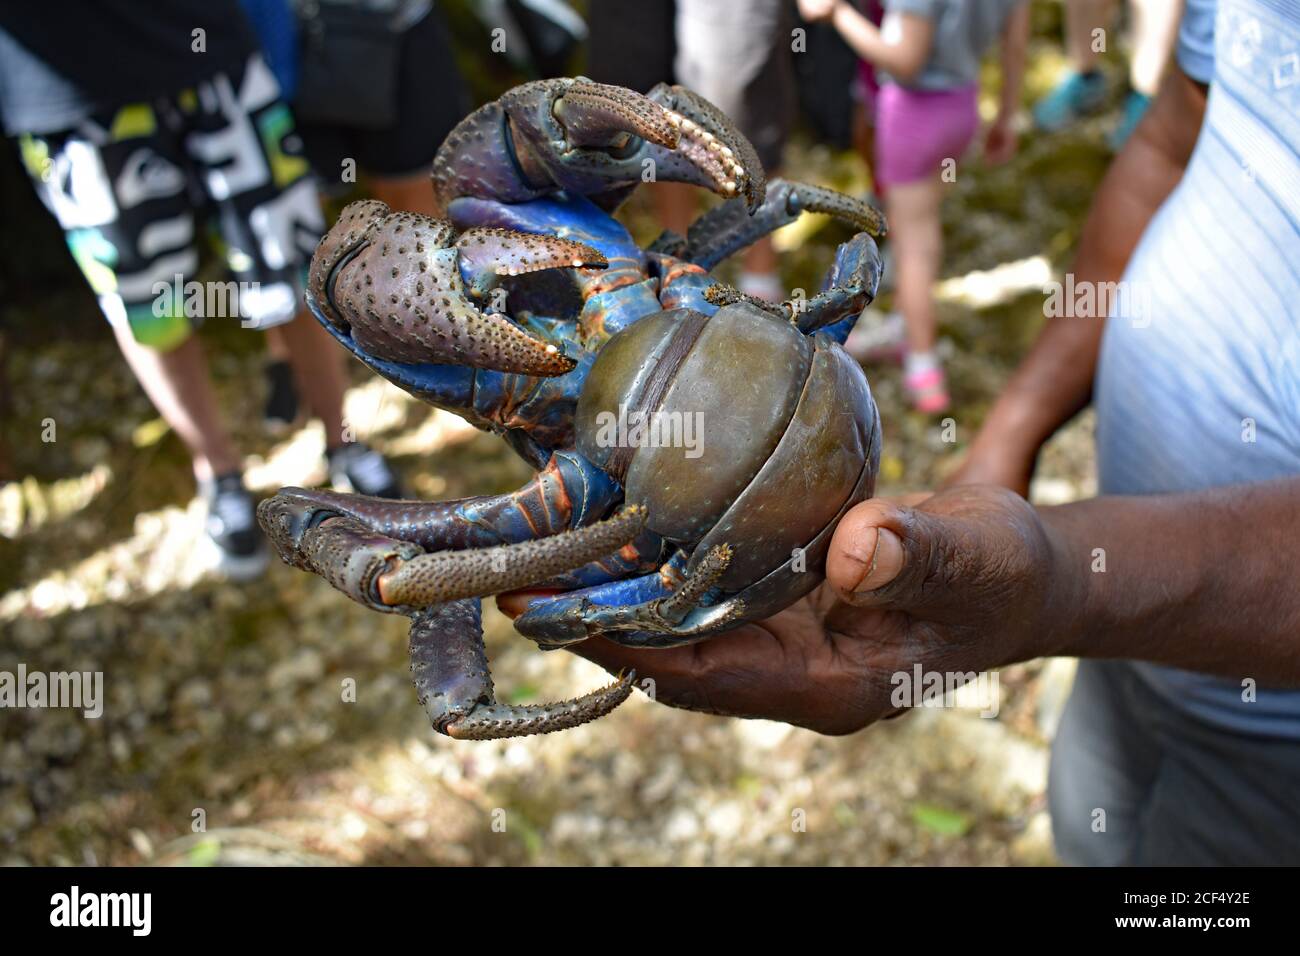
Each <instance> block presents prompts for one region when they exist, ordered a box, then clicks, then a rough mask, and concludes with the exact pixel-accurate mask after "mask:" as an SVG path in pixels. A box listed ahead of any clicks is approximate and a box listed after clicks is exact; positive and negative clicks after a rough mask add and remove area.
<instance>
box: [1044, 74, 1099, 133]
mask: <svg viewBox="0 0 1300 956" xmlns="http://www.w3.org/2000/svg"><path fill="white" fill-rule="evenodd" d="M1105 103H1106V78H1105V77H1104V76H1102V74H1101V71H1099V70H1093V71H1091V72H1089V73H1075V72H1073V71H1071V72H1070V73H1068V74H1066V76H1065V77H1064V78H1062V80H1061V81H1060V82H1059V83H1057V84H1056V86H1054V87H1053V88H1052V91H1051V92H1050V93H1048V94H1047V95H1046V96H1044V97H1043V98H1042V99H1041V100H1039V101H1038V102H1037V103H1035V104H1034V124H1035V125H1036V126H1037V127H1038V128H1039V129H1040V130H1043V131H1044V132H1047V133H1054V132H1056V131H1057V130H1062V129H1065V127H1067V126H1069V125H1070V124H1071V123H1073V122H1074V121H1076V120H1078V119H1081V118H1083V117H1084V116H1087V115H1088V114H1090V113H1096V112H1097V111H1099V110H1100V109H1101V108H1102V107H1103V106H1104V105H1105Z"/></svg>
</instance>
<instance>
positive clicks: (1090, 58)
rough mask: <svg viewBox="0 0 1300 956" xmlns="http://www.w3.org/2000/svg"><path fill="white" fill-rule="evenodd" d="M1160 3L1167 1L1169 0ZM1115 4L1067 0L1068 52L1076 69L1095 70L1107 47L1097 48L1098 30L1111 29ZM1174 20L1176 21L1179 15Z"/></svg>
mask: <svg viewBox="0 0 1300 956" xmlns="http://www.w3.org/2000/svg"><path fill="white" fill-rule="evenodd" d="M1157 2H1163V3H1166V4H1167V3H1169V0H1157ZM1114 6H1115V4H1114V2H1113V0H1066V3H1065V53H1066V56H1068V57H1069V58H1070V66H1072V67H1073V68H1074V69H1075V71H1076V72H1078V73H1087V72H1089V71H1090V70H1094V69H1096V67H1097V61H1098V60H1100V59H1101V52H1102V49H1104V47H1102V49H1099V48H1098V47H1099V45H1098V44H1097V42H1096V40H1095V35H1096V31H1097V30H1107V29H1109V26H1110V22H1111V19H1112V15H1113V13H1114V9H1113V8H1114ZM1174 19H1175V21H1176V20H1177V17H1175V18H1174Z"/></svg>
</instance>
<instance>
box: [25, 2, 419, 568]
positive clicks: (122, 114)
mask: <svg viewBox="0 0 1300 956" xmlns="http://www.w3.org/2000/svg"><path fill="white" fill-rule="evenodd" d="M57 6H58V8H59V12H60V14H61V16H62V22H63V24H64V27H63V28H62V29H59V30H51V29H50V27H49V18H50V16H51V10H50V9H49V7H48V5H47V6H39V7H38V6H33V5H28V4H9V5H6V6H4V7H3V8H0V119H3V122H4V128H5V132H6V133H7V134H9V135H11V136H16V137H18V139H19V147H20V150H21V154H22V159H23V162H24V165H25V167H26V169H27V170H28V173H29V174H30V176H31V177H32V181H33V184H34V185H35V187H36V190H37V192H38V193H39V194H40V197H41V199H42V201H43V202H44V203H45V205H46V206H47V207H48V208H49V210H50V211H51V213H52V214H53V215H54V216H55V217H56V218H57V219H58V221H59V224H60V225H61V226H62V227H63V230H64V233H65V237H66V240H67V243H68V248H69V250H70V251H71V253H72V256H73V258H74V259H75V260H76V263H77V265H78V266H79V267H80V269H81V271H82V274H83V275H84V276H85V278H86V281H87V282H88V283H89V284H90V287H91V289H92V290H93V291H94V293H95V295H96V296H97V298H98V301H99V305H100V308H101V309H102V310H103V312H104V314H105V316H106V317H107V318H108V320H109V322H110V324H111V326H112V328H113V332H114V335H115V336H116V338H117V342H118V345H119V346H120V348H121V351H122V354H123V355H124V356H125V358H126V360H127V363H128V364H129V365H130V366H131V369H132V371H133V372H134V373H135V376H136V378H137V380H138V381H139V382H140V384H141V386H142V387H143V388H144V390H145V392H146V393H147V394H148V396H149V398H150V399H151V400H152V402H153V404H154V406H155V407H156V408H157V409H158V412H159V414H161V415H162V417H163V418H164V419H165V420H166V421H167V423H168V424H169V425H170V426H171V428H172V429H173V430H174V431H175V432H176V434H177V435H178V436H179V437H180V438H181V440H182V441H183V442H184V443H185V444H186V446H187V447H188V449H189V451H190V454H191V457H192V460H193V468H194V476H195V479H196V481H197V483H198V487H199V490H200V493H201V495H202V497H203V498H204V500H205V502H206V503H207V507H208V518H207V524H206V530H207V534H208V537H209V538H210V539H211V541H212V543H213V544H214V545H215V547H216V550H217V552H218V564H219V567H220V568H221V569H223V570H224V571H225V572H226V573H228V574H229V575H231V576H232V577H235V578H238V579H247V578H251V577H253V576H255V575H257V574H260V573H261V571H262V570H263V569H264V568H265V567H266V564H267V561H268V554H267V548H266V545H265V542H264V540H263V538H262V535H261V531H260V530H259V529H258V527H257V524H256V521H255V518H254V502H253V499H252V496H251V495H250V494H249V492H248V491H247V489H246V488H245V487H244V484H243V478H242V463H241V459H240V456H239V454H238V453H237V451H236V449H235V448H234V445H233V443H232V441H231V439H230V436H229V433H228V432H227V430H226V428H225V426H224V424H223V422H222V420H221V415H220V412H219V411H218V407H217V400H216V396H215V393H214V390H213V387H212V382H211V378H210V376H209V373H208V367H207V360H206V358H205V356H204V354H203V349H202V346H201V345H200V343H199V340H198V338H197V337H196V336H195V334H194V326H195V323H196V320H198V319H201V318H203V317H204V316H202V315H195V314H194V311H195V310H194V309H192V308H190V305H189V303H190V301H191V300H190V297H189V295H188V294H186V295H176V294H175V291H176V289H177V287H180V288H181V289H184V288H185V287H186V285H187V284H188V283H189V282H190V281H192V280H194V279H195V277H196V272H197V269H198V263H199V245H198V236H199V235H200V225H201V220H202V219H203V218H204V217H205V214H209V215H210V218H211V219H212V221H213V222H214V223H215V224H216V225H217V226H218V227H219V230H220V233H221V238H222V240H223V245H224V251H225V259H226V264H227V266H228V268H229V271H230V273H231V276H232V277H233V278H234V279H236V280H238V282H239V285H238V286H237V288H238V290H239V295H238V305H237V317H238V318H239V319H240V320H241V321H242V322H243V324H245V325H246V326H248V327H255V328H259V329H268V328H272V327H278V328H279V330H280V332H279V334H280V335H282V336H283V338H284V341H285V342H286V343H287V346H288V349H289V355H290V358H291V361H292V363H293V368H294V371H295V372H296V373H297V379H298V387H299V389H300V390H301V391H302V393H303V395H304V396H305V397H306V399H307V403H308V405H309V406H310V407H311V409H312V411H313V412H314V413H315V414H316V415H317V416H318V417H319V418H320V419H321V421H322V423H323V425H324V429H325V442H326V454H327V457H328V460H329V466H330V473H331V476H332V477H333V478H334V479H335V481H336V482H337V483H339V484H341V485H345V486H350V487H352V488H354V489H355V490H358V491H362V492H363V493H368V494H385V493H392V491H393V490H394V489H395V487H396V479H395V477H394V476H393V474H392V471H391V470H390V469H389V468H388V465H387V464H386V463H385V462H384V460H383V458H382V457H380V456H379V455H378V454H377V453H376V452H374V451H371V450H370V449H368V448H366V447H365V446H364V445H361V444H359V443H349V442H346V441H345V439H344V431H343V411H342V409H343V392H344V388H345V384H346V380H345V377H344V373H343V366H342V364H341V362H340V357H339V355H338V352H337V349H336V348H335V347H334V343H333V342H332V341H331V339H330V337H329V335H328V333H326V332H325V331H324V330H323V329H321V328H320V326H319V325H318V324H317V322H316V321H315V319H313V318H312V316H311V315H310V314H309V313H308V312H307V310H306V309H305V307H304V306H303V304H302V288H303V281H304V279H305V275H306V268H307V264H308V262H309V261H310V257H311V253H312V251H313V249H314V248H315V245H316V242H317V241H318V240H319V238H320V235H321V233H322V231H323V229H324V221H323V219H322V216H321V210H320V202H319V198H318V196H317V192H316V188H315V186H314V184H313V183H312V180H311V178H310V177H309V175H308V169H307V164H306V161H305V160H304V159H303V158H302V157H301V155H300V151H299V146H300V144H299V143H298V141H297V138H296V136H295V134H294V125H293V116H292V114H291V113H290V112H289V109H288V107H287V106H286V105H285V104H284V102H283V101H282V100H281V99H280V97H279V89H278V86H277V85H276V81H275V78H274V76H273V75H272V74H271V72H270V70H269V69H268V68H267V66H266V64H265V62H264V61H263V59H262V57H261V56H260V54H258V53H257V44H256V41H255V39H254V37H253V36H252V35H251V33H250V31H249V30H248V28H247V25H246V23H245V21H244V18H243V16H242V13H241V11H240V8H239V6H238V4H237V3H236V2H235V0H170V2H168V3H166V4H162V5H157V6H150V7H149V8H148V9H145V8H144V7H142V6H141V5H140V4H138V3H134V2H131V0H97V2H91V0H64V2H62V3H59V4H58V5H57ZM160 289H161V290H166V291H168V292H171V293H172V294H160ZM226 308H227V309H229V308H230V304H229V302H227V304H226ZM201 311H206V307H205V309H203V310H201ZM211 317H212V318H233V317H236V316H235V315H233V314H230V313H229V312H227V313H225V314H222V315H213V316H211Z"/></svg>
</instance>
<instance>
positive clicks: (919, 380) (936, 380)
mask: <svg viewBox="0 0 1300 956" xmlns="http://www.w3.org/2000/svg"><path fill="white" fill-rule="evenodd" d="M903 387H904V388H906V389H907V394H908V397H909V398H911V400H912V404H913V405H914V406H915V407H916V410H917V411H918V412H924V413H925V414H927V415H938V414H939V413H940V412H945V411H947V410H948V402H949V399H948V384H947V382H946V381H945V380H944V375H943V369H941V368H928V369H925V370H924V371H922V372H913V373H912V374H910V375H904V376H903Z"/></svg>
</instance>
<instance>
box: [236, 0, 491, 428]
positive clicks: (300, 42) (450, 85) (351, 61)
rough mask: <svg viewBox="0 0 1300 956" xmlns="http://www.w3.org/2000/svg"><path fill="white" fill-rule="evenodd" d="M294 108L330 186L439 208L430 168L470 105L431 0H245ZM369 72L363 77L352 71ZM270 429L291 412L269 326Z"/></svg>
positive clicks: (326, 189)
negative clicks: (359, 189)
mask: <svg viewBox="0 0 1300 956" xmlns="http://www.w3.org/2000/svg"><path fill="white" fill-rule="evenodd" d="M240 2H241V4H242V6H243V8H244V12H245V14H246V15H247V16H248V18H249V20H250V22H251V24H252V26H253V28H254V30H255V31H256V33H257V35H258V38H259V40H260V41H261V44H262V50H263V54H264V55H265V56H266V58H267V61H268V62H269V63H270V66H271V68H272V70H273V71H274V72H275V74H276V78H277V79H278V80H279V81H280V86H281V90H282V93H283V96H284V99H285V100H286V101H287V102H288V103H289V105H290V106H291V107H292V108H293V111H294V115H295V118H296V119H297V126H298V133H299V135H300V136H301V138H302V142H303V149H304V156H305V157H306V159H307V160H308V162H310V163H311V167H312V171H313V172H314V173H315V175H316V177H317V180H318V182H319V185H320V189H321V192H322V193H323V194H324V195H325V196H326V197H329V198H334V197H337V196H342V195H344V194H346V193H348V192H350V191H351V190H353V189H354V188H355V186H356V184H357V182H358V180H359V181H360V183H361V185H362V187H363V189H364V192H365V194H366V195H367V196H368V197H370V198H372V199H378V200H379V201H380V202H383V203H386V204H387V205H388V206H389V207H391V208H393V209H401V210H405V211H407V212H415V213H421V214H423V215H426V216H432V215H435V214H436V210H435V208H434V204H433V190H432V189H431V188H430V186H429V170H430V168H431V166H432V165H433V157H434V154H435V153H436V152H437V151H438V147H439V146H441V145H442V141H443V139H445V138H446V136H447V134H448V133H449V132H451V130H452V128H453V127H454V126H455V125H456V124H457V123H458V122H459V121H460V119H461V118H462V117H463V116H465V114H467V113H468V112H469V111H470V109H471V104H470V97H469V90H468V88H467V86H466V84H465V81H464V80H463V78H462V77H461V75H460V71H459V70H458V69H457V66H456V59H455V55H454V54H453V52H452V47H451V40H450V38H449V36H448V33H447V29H446V26H445V24H444V23H443V22H442V17H441V15H440V14H439V12H438V10H437V9H436V8H435V6H434V4H433V2H432V0H240ZM362 77H364V80H362V79H359V78H362ZM267 349H268V351H269V353H270V355H271V361H270V362H269V363H268V365H267V369H266V374H267V382H268V386H269V388H268V398H267V405H266V411H265V413H264V418H265V420H266V422H267V424H268V426H269V427H270V428H272V429H273V430H277V431H278V430H282V429H285V428H287V427H288V426H289V425H290V424H291V423H292V422H293V421H295V420H296V418H297V416H298V396H297V392H296V391H295V389H294V382H293V377H292V375H291V374H290V363H289V350H288V346H287V343H285V342H284V341H283V339H282V337H281V336H279V335H278V334H276V333H275V332H274V331H272V332H271V333H270V334H268V335H267Z"/></svg>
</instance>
